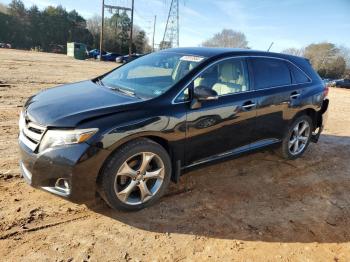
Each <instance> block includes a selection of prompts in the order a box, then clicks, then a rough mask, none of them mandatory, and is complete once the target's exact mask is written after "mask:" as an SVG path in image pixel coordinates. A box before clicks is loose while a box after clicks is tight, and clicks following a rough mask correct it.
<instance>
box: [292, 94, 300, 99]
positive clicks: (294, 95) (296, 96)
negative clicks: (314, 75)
mask: <svg viewBox="0 0 350 262" xmlns="http://www.w3.org/2000/svg"><path fill="white" fill-rule="evenodd" d="M299 96H300V94H299V93H298V92H293V93H291V94H290V98H291V99H296V98H298V97H299Z"/></svg>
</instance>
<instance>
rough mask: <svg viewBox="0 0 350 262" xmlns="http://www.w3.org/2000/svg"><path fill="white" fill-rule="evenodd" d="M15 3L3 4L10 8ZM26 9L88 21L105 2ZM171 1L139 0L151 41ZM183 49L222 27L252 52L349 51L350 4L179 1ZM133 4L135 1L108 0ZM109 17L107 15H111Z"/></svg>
mask: <svg viewBox="0 0 350 262" xmlns="http://www.w3.org/2000/svg"><path fill="white" fill-rule="evenodd" d="M10 1H11V0H0V2H1V3H5V4H8V3H9V2H10ZM23 2H24V3H25V5H26V7H29V6H31V5H33V4H35V5H37V6H38V7H39V8H41V9H42V8H44V7H46V6H48V5H53V6H57V5H62V6H63V7H65V8H66V9H67V10H68V11H70V10H72V9H76V10H77V11H78V12H79V13H80V14H81V15H82V16H84V17H85V18H87V19H88V18H90V17H92V16H94V15H100V13H101V2H102V1H101V0H88V1H86V0H74V1H71V0H23ZM170 2H171V0H135V15H134V16H135V24H137V25H139V26H140V27H141V28H143V29H144V30H145V31H146V33H147V35H148V37H149V39H150V41H151V39H152V32H153V19H154V16H155V15H157V23H156V34H155V42H156V43H159V42H160V41H161V40H162V37H163V34H164V29H165V24H166V19H167V14H168V11H169V5H170ZM179 2H180V46H200V44H201V43H202V42H203V41H204V40H206V39H208V38H210V37H212V36H213V35H214V34H215V33H217V32H220V31H221V30H222V29H223V28H225V29H233V30H235V31H240V32H243V33H244V34H245V35H246V37H247V40H248V45H249V47H251V48H252V49H257V50H266V49H268V47H269V45H270V44H271V42H274V44H273V46H272V48H271V51H275V52H280V51H282V50H284V49H286V48H289V47H295V48H301V47H304V46H306V45H308V44H310V43H318V42H324V41H328V42H332V43H335V44H337V45H344V46H347V47H350V17H349V14H350V0H331V1H329V0H179ZM105 3H106V4H117V5H121V6H126V5H129V6H130V5H131V0H105ZM107 14H108V11H107Z"/></svg>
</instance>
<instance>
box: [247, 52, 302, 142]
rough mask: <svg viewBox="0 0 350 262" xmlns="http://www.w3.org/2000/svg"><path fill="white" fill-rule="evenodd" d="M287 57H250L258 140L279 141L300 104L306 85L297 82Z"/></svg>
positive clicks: (256, 136)
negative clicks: (295, 108) (285, 58)
mask: <svg viewBox="0 0 350 262" xmlns="http://www.w3.org/2000/svg"><path fill="white" fill-rule="evenodd" d="M290 64H291V63H289V62H288V61H286V60H284V59H279V58H272V57H271V58H270V57H252V58H250V59H249V66H250V70H251V72H252V73H251V75H253V82H254V85H253V88H254V90H255V91H256V96H257V97H258V99H257V109H256V110H257V118H256V128H255V136H254V138H255V143H260V142H261V141H262V142H266V143H270V142H277V141H278V140H280V139H282V138H283V135H284V133H285V132H286V129H287V127H288V123H289V118H290V116H289V114H292V112H291V110H293V107H295V106H296V105H298V104H299V101H300V95H301V93H302V90H303V87H302V86H301V85H298V84H295V83H294V80H293V79H294V77H293V75H292V73H291V70H290Z"/></svg>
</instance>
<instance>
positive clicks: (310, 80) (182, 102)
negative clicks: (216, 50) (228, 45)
mask: <svg viewBox="0 0 350 262" xmlns="http://www.w3.org/2000/svg"><path fill="white" fill-rule="evenodd" d="M234 58H272V59H279V60H283V61H286V62H288V63H290V64H292V65H293V66H295V67H296V68H297V69H298V70H300V71H301V72H302V73H303V74H304V75H305V76H306V77H307V78H308V79H309V82H305V83H295V84H290V85H280V86H271V87H266V88H261V89H258V90H247V91H242V92H237V93H231V94H225V95H220V96H219V97H223V96H230V95H237V94H243V93H248V92H256V91H260V90H267V89H274V88H279V87H285V86H296V85H302V84H309V83H312V79H311V77H310V76H309V75H308V74H306V73H305V72H304V70H302V69H301V68H300V67H299V66H297V65H296V64H294V63H293V62H291V61H289V60H288V59H285V58H281V57H273V56H263V55H261V56H259V55H253V56H249V55H248V56H247V55H245V56H229V57H224V58H221V59H219V60H216V61H214V62H212V63H211V64H209V65H207V66H206V67H204V68H203V69H202V70H201V71H199V72H198V73H197V74H196V75H195V76H193V77H192V78H191V80H189V81H188V82H187V83H186V85H185V87H184V88H182V89H181V90H180V91H179V92H178V93H177V94H176V96H175V97H174V98H173V100H171V104H173V105H177V104H185V103H188V102H190V100H188V101H181V102H175V100H176V99H177V98H178V96H180V94H181V93H182V92H183V91H184V90H185V89H186V88H188V86H189V85H190V84H191V83H192V82H193V81H194V80H195V79H196V78H197V77H198V76H199V75H200V74H202V73H203V72H204V71H205V70H207V69H208V68H209V67H211V66H214V65H215V64H217V63H220V62H222V61H225V60H229V59H234ZM291 80H292V79H291ZM249 81H250V79H249ZM249 88H250V87H249Z"/></svg>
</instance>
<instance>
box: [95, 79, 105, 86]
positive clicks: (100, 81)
mask: <svg viewBox="0 0 350 262" xmlns="http://www.w3.org/2000/svg"><path fill="white" fill-rule="evenodd" d="M95 83H96V84H98V85H100V86H104V84H103V82H102V80H101V79H100V78H97V79H96V81H95Z"/></svg>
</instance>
